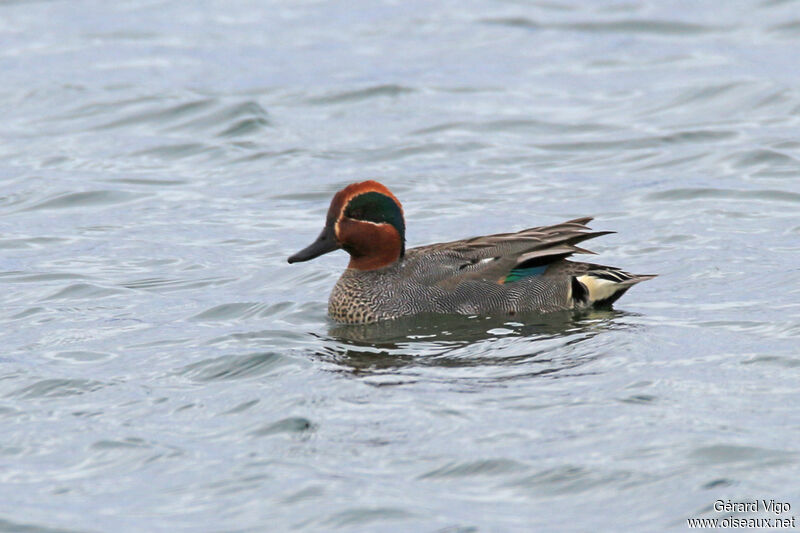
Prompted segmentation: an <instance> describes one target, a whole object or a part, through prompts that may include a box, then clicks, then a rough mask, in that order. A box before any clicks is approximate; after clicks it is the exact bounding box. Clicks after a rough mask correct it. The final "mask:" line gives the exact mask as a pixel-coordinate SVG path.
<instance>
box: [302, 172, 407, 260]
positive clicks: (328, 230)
mask: <svg viewBox="0 0 800 533" xmlns="http://www.w3.org/2000/svg"><path fill="white" fill-rule="evenodd" d="M405 238H406V225H405V222H404V221H403V207H402V206H401V205H400V201H399V200H398V199H397V198H395V196H394V195H393V194H392V193H391V191H389V189H387V188H386V187H385V186H384V185H382V184H380V183H378V182H377V181H371V180H370V181H362V182H360V183H353V184H352V185H348V186H347V187H345V188H344V189H342V190H341V191H339V192H337V193H336V195H335V196H334V197H333V200H331V206H330V207H329V208H328V217H327V219H326V220H325V227H324V228H323V229H322V233H320V234H319V237H317V240H315V241H314V242H313V243H311V245H310V246H308V247H306V248H304V249H302V250H300V251H299V252H297V253H296V254H294V255H293V256H291V257H290V258H289V262H290V263H297V262H300V261H308V260H309V259H314V258H315V257H319V256H321V255H322V254H326V253H328V252H332V251H334V250H338V249H339V248H343V249H344V250H345V251H346V252H347V253H349V254H350V264H349V265H348V268H354V269H357V270H375V269H378V268H383V267H385V266H388V265H391V264H392V263H394V262H395V261H397V260H399V259H400V258H401V257H403V254H404V253H405Z"/></svg>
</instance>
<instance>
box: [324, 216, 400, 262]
mask: <svg viewBox="0 0 800 533" xmlns="http://www.w3.org/2000/svg"><path fill="white" fill-rule="evenodd" d="M339 234H340V235H341V236H342V237H343V238H342V242H343V243H344V245H343V247H344V249H345V250H346V251H347V253H349V254H350V263H349V264H348V265H347V268H352V269H354V270H377V269H379V268H386V267H388V266H390V265H392V264H394V263H396V262H397V261H399V260H400V259H401V258H402V257H403V252H404V249H405V247H404V245H403V238H402V237H401V235H400V234H399V233H398V232H397V230H396V229H395V228H394V226H392V225H391V224H372V223H369V222H363V221H355V220H349V219H345V220H342V221H341V222H340V223H339Z"/></svg>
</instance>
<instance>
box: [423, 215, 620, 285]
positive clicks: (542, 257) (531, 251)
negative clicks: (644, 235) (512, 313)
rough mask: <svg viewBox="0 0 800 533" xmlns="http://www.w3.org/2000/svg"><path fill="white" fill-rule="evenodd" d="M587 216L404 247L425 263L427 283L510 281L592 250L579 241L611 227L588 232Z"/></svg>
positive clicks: (597, 235) (501, 282) (541, 271)
mask: <svg viewBox="0 0 800 533" xmlns="http://www.w3.org/2000/svg"><path fill="white" fill-rule="evenodd" d="M591 220H592V219H591V217H585V218H576V219H574V220H568V221H566V222H562V223H561V224H556V225H554V226H539V227H535V228H528V229H525V230H522V231H519V232H516V233H500V234H496V235H486V236H482V237H474V238H471V239H465V240H461V241H453V242H447V243H438V244H432V245H429V246H421V247H419V248H413V249H411V250H409V252H408V253H409V254H411V255H413V256H414V257H415V258H416V260H417V261H419V263H420V264H421V265H422V264H426V268H424V270H425V271H426V273H427V275H429V276H431V278H433V279H430V281H431V282H433V283H436V284H439V285H444V286H448V285H451V284H452V285H456V284H458V283H460V282H462V281H467V280H484V281H489V282H493V283H499V284H504V283H509V282H513V281H516V280H518V279H521V278H524V277H527V276H532V275H539V274H542V273H544V271H545V270H546V269H547V267H548V266H549V265H551V264H553V263H555V262H557V261H559V260H561V259H564V258H566V257H569V256H570V255H572V254H576V253H584V254H586V253H589V254H591V253H593V252H590V251H589V250H585V249H583V248H580V247H578V246H577V244H578V243H580V242H582V241H585V240H587V239H592V238H594V237H599V236H601V235H607V234H609V233H614V232H613V231H591V230H590V228H589V227H587V226H586V224H587V223H588V222H589V221H591Z"/></svg>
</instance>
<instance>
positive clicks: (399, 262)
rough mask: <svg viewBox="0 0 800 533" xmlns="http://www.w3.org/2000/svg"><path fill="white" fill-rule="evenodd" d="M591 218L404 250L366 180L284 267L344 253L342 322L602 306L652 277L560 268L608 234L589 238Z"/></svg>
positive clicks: (374, 186)
mask: <svg viewBox="0 0 800 533" xmlns="http://www.w3.org/2000/svg"><path fill="white" fill-rule="evenodd" d="M591 220H592V217H583V218H576V219H573V220H567V221H566V222H562V223H560V224H555V225H552V226H539V227H534V228H528V229H524V230H522V231H517V232H515V233H499V234H495V235H485V236H480V237H472V238H469V239H463V240H458V241H452V242H445V243H437V244H429V245H426V246H418V247H415V248H411V249H408V250H407V249H406V246H405V244H406V239H405V235H406V226H405V217H404V214H403V206H402V204H401V203H400V201H399V200H398V199H397V197H396V196H395V195H394V194H392V192H391V191H390V190H389V189H388V188H387V187H386V186H385V185H383V184H382V183H379V182H377V181H374V180H368V181H362V182H358V183H352V184H350V185H347V186H346V187H344V188H343V189H342V190H340V191H338V192H337V193H336V194H335V195H334V196H333V199H332V200H331V203H330V207H329V208H328V213H327V217H326V219H325V226H324V228H323V229H322V232H321V233H320V234H319V236H318V237H317V238H316V240H314V242H312V243H311V244H310V245H309V246H307V247H306V248H304V249H302V250H300V251H299V252H297V253H296V254H294V255H292V256H291V257H289V258H288V262H289V263H299V262H302V261H309V260H311V259H314V258H316V257H319V256H321V255H323V254H327V253H329V252H333V251H335V250H339V249H342V250H344V251H345V252H347V253H348V254H349V255H350V262H349V263H348V265H347V268H346V269H345V271H344V272H343V273H342V275H341V277H340V278H339V280H338V281H337V282H336V285H335V286H334V287H333V290H332V291H331V294H330V298H329V300H328V315H329V316H330V317H331V318H332V319H333V320H334V321H336V322H340V323H344V324H368V323H373V322H380V321H385V320H392V319H397V318H400V317H409V316H412V315H418V314H423V313H432V314H455V315H470V316H472V315H479V316H480V315H485V316H513V315H517V314H521V313H550V312H555V311H566V310H577V309H587V308H592V307H610V306H611V304H613V303H614V302H615V301H616V300H618V299H619V298H620V297H621V296H622V295H623V294H625V293H626V292H627V291H628V289H630V288H631V287H632V286H634V285H636V284H637V283H639V282H642V281H645V280H649V279H652V278H654V277H656V276H655V275H653V274H644V275H635V274H630V273H628V272H625V271H624V270H621V269H619V268H616V267H609V266H603V265H597V264H593V263H585V262H578V261H572V260H569V259H568V258H569V257H571V256H572V255H574V254H593V253H594V252H591V251H589V250H586V249H584V248H581V247H579V246H577V245H578V244H579V243H581V242H583V241H585V240H588V239H593V238H595V237H600V236H602V235H608V234H610V233H614V232H613V231H592V230H591V229H590V228H589V227H588V226H587V224H588V223H589V222H590V221H591Z"/></svg>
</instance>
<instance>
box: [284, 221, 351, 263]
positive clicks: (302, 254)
mask: <svg viewBox="0 0 800 533" xmlns="http://www.w3.org/2000/svg"><path fill="white" fill-rule="evenodd" d="M339 248H341V245H340V244H339V243H338V242H336V237H335V236H334V234H333V228H331V229H328V228H327V227H325V228H324V229H323V230H322V233H320V234H319V237H317V239H316V240H315V241H314V242H312V243H311V245H310V246H306V247H305V248H303V249H302V250H300V251H299V252H297V253H296V254H294V255H293V256H291V257H290V258H289V262H290V263H299V262H301V261H309V260H311V259H314V258H315V257H319V256H321V255H323V254H327V253H328V252H332V251H334V250H338V249H339Z"/></svg>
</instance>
